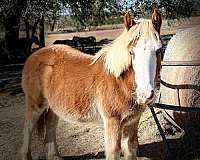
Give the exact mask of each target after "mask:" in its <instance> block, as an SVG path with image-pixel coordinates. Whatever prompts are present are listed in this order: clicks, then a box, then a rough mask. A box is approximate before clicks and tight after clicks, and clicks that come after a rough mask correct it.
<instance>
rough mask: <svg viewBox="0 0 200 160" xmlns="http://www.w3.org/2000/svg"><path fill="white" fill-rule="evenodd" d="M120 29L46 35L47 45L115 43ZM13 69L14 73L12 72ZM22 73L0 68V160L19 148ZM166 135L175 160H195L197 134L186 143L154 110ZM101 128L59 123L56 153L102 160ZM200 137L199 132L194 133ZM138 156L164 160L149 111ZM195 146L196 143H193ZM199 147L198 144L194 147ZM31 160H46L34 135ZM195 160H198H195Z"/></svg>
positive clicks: (168, 30)
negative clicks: (78, 40) (81, 40)
mask: <svg viewBox="0 0 200 160" xmlns="http://www.w3.org/2000/svg"><path fill="white" fill-rule="evenodd" d="M199 20H200V18H197V20H195V21H193V22H190V21H187V22H184V23H182V24H181V25H180V26H178V27H177V26H176V27H167V26H166V25H165V26H164V27H163V29H162V34H173V33H175V32H176V31H177V29H178V28H184V27H190V26H191V25H197V24H200V23H197V21H198V22H200V21H199ZM121 31H122V29H116V30H105V31H96V32H95V31H92V32H82V33H69V34H49V35H47V39H46V44H47V45H49V44H52V43H53V42H54V41H55V40H56V39H71V38H72V37H73V36H74V35H79V36H89V35H92V36H95V37H96V38H97V40H98V41H99V40H101V39H104V38H108V39H114V38H116V37H117V36H118V35H119V34H120V33H121ZM13 68H14V69H13ZM20 76H21V70H20V69H17V70H15V67H12V69H11V70H10V69H9V67H6V68H5V69H4V68H0V160H15V159H16V155H17V153H18V151H19V149H20V146H21V144H22V137H23V123H24V113H25V104H24V94H23V93H21V89H20ZM156 113H157V116H158V118H159V120H160V123H161V125H162V127H163V128H164V131H165V134H166V136H167V138H168V139H169V141H170V144H171V145H172V146H171V147H172V148H173V149H172V151H173V153H174V154H175V155H176V157H177V158H176V159H177V160H181V159H184V160H186V159H188V160H189V159H192V157H194V155H195V157H198V156H199V155H198V156H197V155H196V154H197V153H196V152H198V150H199V149H200V148H194V147H192V146H194V145H193V142H194V141H197V140H200V138H199V137H198V135H199V134H195V137H194V138H193V141H187V142H188V143H187V144H186V143H185V139H184V137H182V133H183V132H182V131H178V130H177V129H176V128H174V127H172V126H170V127H169V125H168V124H167V122H166V120H165V119H164V117H163V115H162V113H161V111H159V110H156ZM103 132H104V131H103V127H102V126H101V125H98V124H84V125H83V124H79V125H77V124H69V123H67V122H64V121H63V120H59V125H58V128H57V142H58V150H59V152H60V154H61V155H62V157H63V158H64V159H66V160H84V159H104V158H105V156H104V138H103ZM195 133H199V132H195ZM138 136H139V144H140V146H139V156H140V159H141V160H144V159H146V158H144V157H147V158H149V159H152V160H163V159H165V155H166V154H165V152H164V147H163V142H162V139H161V137H160V135H159V132H158V130H157V127H156V124H155V122H154V120H153V117H152V116H151V113H150V111H149V110H148V109H147V111H146V112H145V113H144V114H143V116H142V118H141V121H140V125H139V134H138ZM195 144H196V143H195ZM195 146H199V144H198V145H197V144H196V145H195ZM32 156H33V159H34V160H36V159H45V158H44V157H45V149H44V145H43V143H42V141H41V139H39V138H38V137H37V134H36V133H34V136H33V141H32ZM196 159H198V158H196Z"/></svg>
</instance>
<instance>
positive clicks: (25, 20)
mask: <svg viewBox="0 0 200 160" xmlns="http://www.w3.org/2000/svg"><path fill="white" fill-rule="evenodd" d="M24 23H25V26H26V39H30V25H29V20H28V16H26V17H25V19H24Z"/></svg>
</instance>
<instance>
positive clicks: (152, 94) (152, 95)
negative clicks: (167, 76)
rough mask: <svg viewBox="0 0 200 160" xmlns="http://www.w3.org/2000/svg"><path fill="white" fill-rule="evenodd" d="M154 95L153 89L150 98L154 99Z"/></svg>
mask: <svg viewBox="0 0 200 160" xmlns="http://www.w3.org/2000/svg"><path fill="white" fill-rule="evenodd" d="M153 97H154V91H153V90H151V94H150V96H149V98H148V99H152V98H153Z"/></svg>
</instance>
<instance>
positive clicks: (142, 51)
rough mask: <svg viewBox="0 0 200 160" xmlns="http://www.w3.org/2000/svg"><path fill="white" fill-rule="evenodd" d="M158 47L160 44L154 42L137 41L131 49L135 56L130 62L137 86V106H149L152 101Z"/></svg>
mask: <svg viewBox="0 0 200 160" xmlns="http://www.w3.org/2000/svg"><path fill="white" fill-rule="evenodd" d="M160 47H161V43H155V41H151V40H142V41H140V40H139V41H138V43H137V45H136V46H135V47H134V48H133V52H134V54H135V55H134V57H132V62H133V69H134V71H135V81H136V84H137V88H136V94H137V103H138V104H149V103H151V102H152V101H153V99H154V92H155V91H154V80H155V75H156V65H157V57H156V50H157V49H159V48H160Z"/></svg>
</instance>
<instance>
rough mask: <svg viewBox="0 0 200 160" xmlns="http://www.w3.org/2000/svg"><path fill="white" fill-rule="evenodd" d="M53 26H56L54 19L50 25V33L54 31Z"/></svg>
mask: <svg viewBox="0 0 200 160" xmlns="http://www.w3.org/2000/svg"><path fill="white" fill-rule="evenodd" d="M55 24H56V19H54V20H53V23H52V25H51V31H52V32H53V31H54V28H55Z"/></svg>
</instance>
